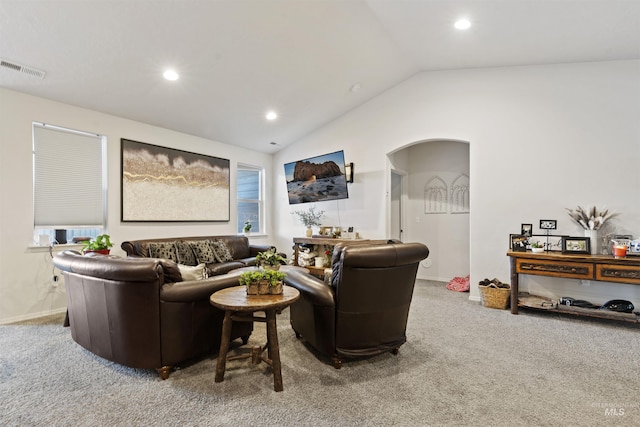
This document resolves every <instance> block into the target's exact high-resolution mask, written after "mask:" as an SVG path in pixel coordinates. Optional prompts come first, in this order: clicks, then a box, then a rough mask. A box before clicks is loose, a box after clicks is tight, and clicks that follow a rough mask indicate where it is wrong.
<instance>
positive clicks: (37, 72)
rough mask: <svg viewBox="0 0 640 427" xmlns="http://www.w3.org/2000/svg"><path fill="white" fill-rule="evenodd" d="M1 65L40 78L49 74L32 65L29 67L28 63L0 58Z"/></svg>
mask: <svg viewBox="0 0 640 427" xmlns="http://www.w3.org/2000/svg"><path fill="white" fill-rule="evenodd" d="M0 67H4V68H8V69H10V70H13V71H17V72H19V73H24V74H26V75H28V76H31V77H37V78H39V79H44V76H45V75H46V74H47V73H45V72H44V71H41V70H38V69H35V68H32V67H27V66H26V65H20V64H16V63H15V62H11V61H7V60H6V59H0Z"/></svg>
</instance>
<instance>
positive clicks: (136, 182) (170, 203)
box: [120, 138, 230, 222]
mask: <svg viewBox="0 0 640 427" xmlns="http://www.w3.org/2000/svg"><path fill="white" fill-rule="evenodd" d="M120 142H121V152H120V154H121V156H120V161H121V163H120V172H121V175H120V219H121V221H122V222H219V221H227V222H228V221H229V220H230V180H229V160H228V159H222V158H219V157H214V156H207V155H204V154H197V153H192V152H189V151H183V150H177V149H175V148H168V147H161V146H158V145H153V144H147V143H144V142H138V141H133V140H130V139H125V138H122V139H121V140H120Z"/></svg>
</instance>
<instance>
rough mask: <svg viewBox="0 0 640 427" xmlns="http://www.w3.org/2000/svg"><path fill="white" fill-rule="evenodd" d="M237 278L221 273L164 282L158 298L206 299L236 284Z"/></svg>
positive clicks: (169, 300) (177, 300)
mask: <svg viewBox="0 0 640 427" xmlns="http://www.w3.org/2000/svg"><path fill="white" fill-rule="evenodd" d="M239 278H240V276H239V275H232V276H231V275H222V276H216V277H211V278H209V279H204V280H186V281H184V282H177V283H166V284H164V285H163V286H162V289H161V290H160V300H161V301H163V302H191V301H201V300H207V301H208V300H209V297H211V294H213V293H214V292H216V291H219V290H220V289H224V288H230V287H232V286H238V285H239V282H238V280H239Z"/></svg>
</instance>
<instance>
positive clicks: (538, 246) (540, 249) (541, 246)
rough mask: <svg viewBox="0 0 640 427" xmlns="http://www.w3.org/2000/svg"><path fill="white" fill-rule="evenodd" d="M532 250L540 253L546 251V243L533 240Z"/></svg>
mask: <svg viewBox="0 0 640 427" xmlns="http://www.w3.org/2000/svg"><path fill="white" fill-rule="evenodd" d="M531 252H534V253H538V252H544V243H540V242H538V241H537V240H534V241H533V242H531Z"/></svg>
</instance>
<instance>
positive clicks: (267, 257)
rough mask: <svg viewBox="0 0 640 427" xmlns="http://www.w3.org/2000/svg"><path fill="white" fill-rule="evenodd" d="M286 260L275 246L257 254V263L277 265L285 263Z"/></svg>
mask: <svg viewBox="0 0 640 427" xmlns="http://www.w3.org/2000/svg"><path fill="white" fill-rule="evenodd" d="M285 261H286V260H285V259H284V257H283V256H282V255H280V254H279V253H277V252H276V250H275V249H274V248H271V249H268V250H266V251H264V252H259V253H258V255H256V263H257V264H259V265H270V266H275V265H281V264H284V263H285Z"/></svg>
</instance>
